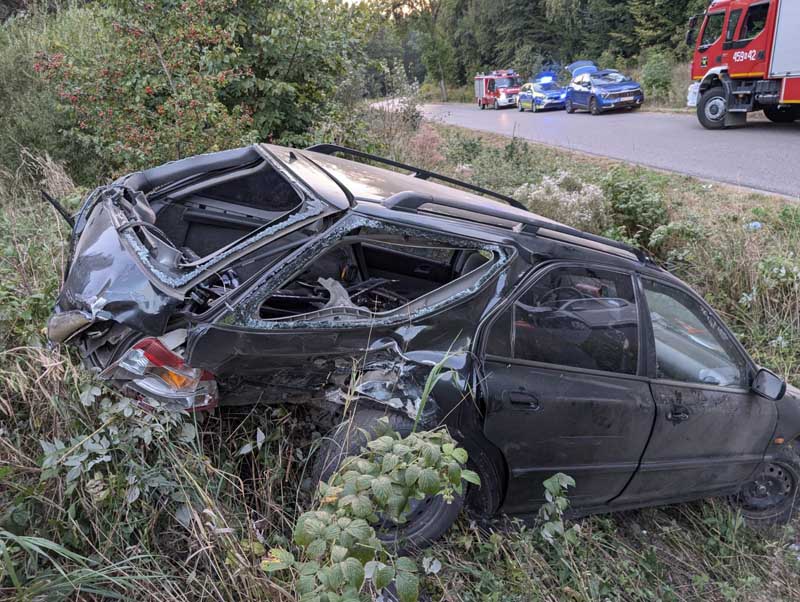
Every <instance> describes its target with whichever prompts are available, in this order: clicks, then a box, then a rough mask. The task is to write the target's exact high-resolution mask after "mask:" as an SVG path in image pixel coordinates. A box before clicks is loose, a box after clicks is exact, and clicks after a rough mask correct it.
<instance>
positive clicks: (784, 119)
mask: <svg viewBox="0 0 800 602" xmlns="http://www.w3.org/2000/svg"><path fill="white" fill-rule="evenodd" d="M764 116H765V117H766V118H767V119H769V120H770V121H772V122H774V123H792V122H793V121H795V120H797V119H800V110H798V109H796V108H795V107H766V108H764Z"/></svg>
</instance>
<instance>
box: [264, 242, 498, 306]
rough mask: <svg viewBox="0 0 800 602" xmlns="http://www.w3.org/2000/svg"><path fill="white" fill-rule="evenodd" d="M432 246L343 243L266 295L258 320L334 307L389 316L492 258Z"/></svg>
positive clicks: (459, 249) (418, 244) (487, 255)
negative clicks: (387, 314) (388, 314)
mask: <svg viewBox="0 0 800 602" xmlns="http://www.w3.org/2000/svg"><path fill="white" fill-rule="evenodd" d="M434 245H435V243H430V242H425V241H419V243H417V244H415V243H413V242H411V243H408V244H397V243H387V242H384V241H369V242H364V241H361V240H359V241H358V242H346V241H345V242H343V243H342V244H339V245H337V246H336V247H334V248H332V249H330V250H329V251H327V252H326V253H324V254H323V255H322V256H320V257H317V258H316V259H315V260H314V261H312V262H311V263H310V264H309V265H308V266H307V267H306V269H305V270H304V271H303V272H302V273H301V274H299V275H298V276H297V277H295V278H294V279H292V280H291V281H290V282H288V283H287V284H286V285H284V286H283V287H282V288H281V289H279V290H278V291H276V292H275V293H273V294H272V295H271V296H270V297H268V298H267V299H266V300H265V301H264V303H263V304H262V305H261V309H260V317H261V318H262V319H265V320H280V319H286V318H292V317H296V316H300V315H304V314H311V313H314V312H319V311H326V310H337V309H338V310H342V311H345V312H346V313H352V314H353V315H358V316H368V315H370V314H382V313H386V312H392V311H394V310H397V309H399V308H401V307H403V306H405V305H408V304H409V303H412V302H414V301H415V300H417V299H419V298H421V297H424V296H425V295H427V294H429V293H432V292H433V291H435V290H436V289H438V288H440V287H441V286H443V285H445V284H447V283H449V282H452V281H454V280H456V279H458V278H460V277H461V276H465V275H466V274H468V273H470V272H472V271H474V270H476V269H478V268H480V267H481V266H483V265H485V264H487V263H489V262H490V261H492V260H493V259H492V258H493V255H492V253H489V252H487V251H479V250H475V249H461V248H452V247H444V246H434Z"/></svg>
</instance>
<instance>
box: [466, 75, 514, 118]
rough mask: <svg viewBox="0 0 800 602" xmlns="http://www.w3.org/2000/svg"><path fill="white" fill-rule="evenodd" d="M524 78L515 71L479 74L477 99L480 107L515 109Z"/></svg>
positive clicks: (476, 80) (476, 83)
mask: <svg viewBox="0 0 800 602" xmlns="http://www.w3.org/2000/svg"><path fill="white" fill-rule="evenodd" d="M521 86H522V78H521V77H520V76H519V75H517V73H516V72H515V71H514V70H513V69H503V70H500V71H492V72H491V73H487V74H485V75H484V74H483V73H479V74H478V75H476V76H475V99H476V100H477V101H478V107H479V108H480V109H485V108H486V107H493V108H495V109H499V108H500V107H515V106H517V96H518V95H519V89H520V87H521Z"/></svg>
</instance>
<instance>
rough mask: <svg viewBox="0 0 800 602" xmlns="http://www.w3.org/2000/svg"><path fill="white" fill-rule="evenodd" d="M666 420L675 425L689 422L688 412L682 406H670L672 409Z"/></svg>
mask: <svg viewBox="0 0 800 602" xmlns="http://www.w3.org/2000/svg"><path fill="white" fill-rule="evenodd" d="M667 420H669V421H670V422H673V423H675V424H678V423H679V422H683V421H685V420H689V410H687V409H686V408H685V407H683V406H672V409H671V410H670V411H669V412H668V413H667Z"/></svg>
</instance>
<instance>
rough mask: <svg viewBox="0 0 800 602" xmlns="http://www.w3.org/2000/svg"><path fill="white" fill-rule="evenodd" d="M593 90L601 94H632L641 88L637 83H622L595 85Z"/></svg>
mask: <svg viewBox="0 0 800 602" xmlns="http://www.w3.org/2000/svg"><path fill="white" fill-rule="evenodd" d="M594 87H595V89H597V90H600V91H602V92H629V91H630V92H633V91H634V90H641V88H642V86H641V85H640V84H639V83H638V82H623V83H620V84H595V85H594Z"/></svg>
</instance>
